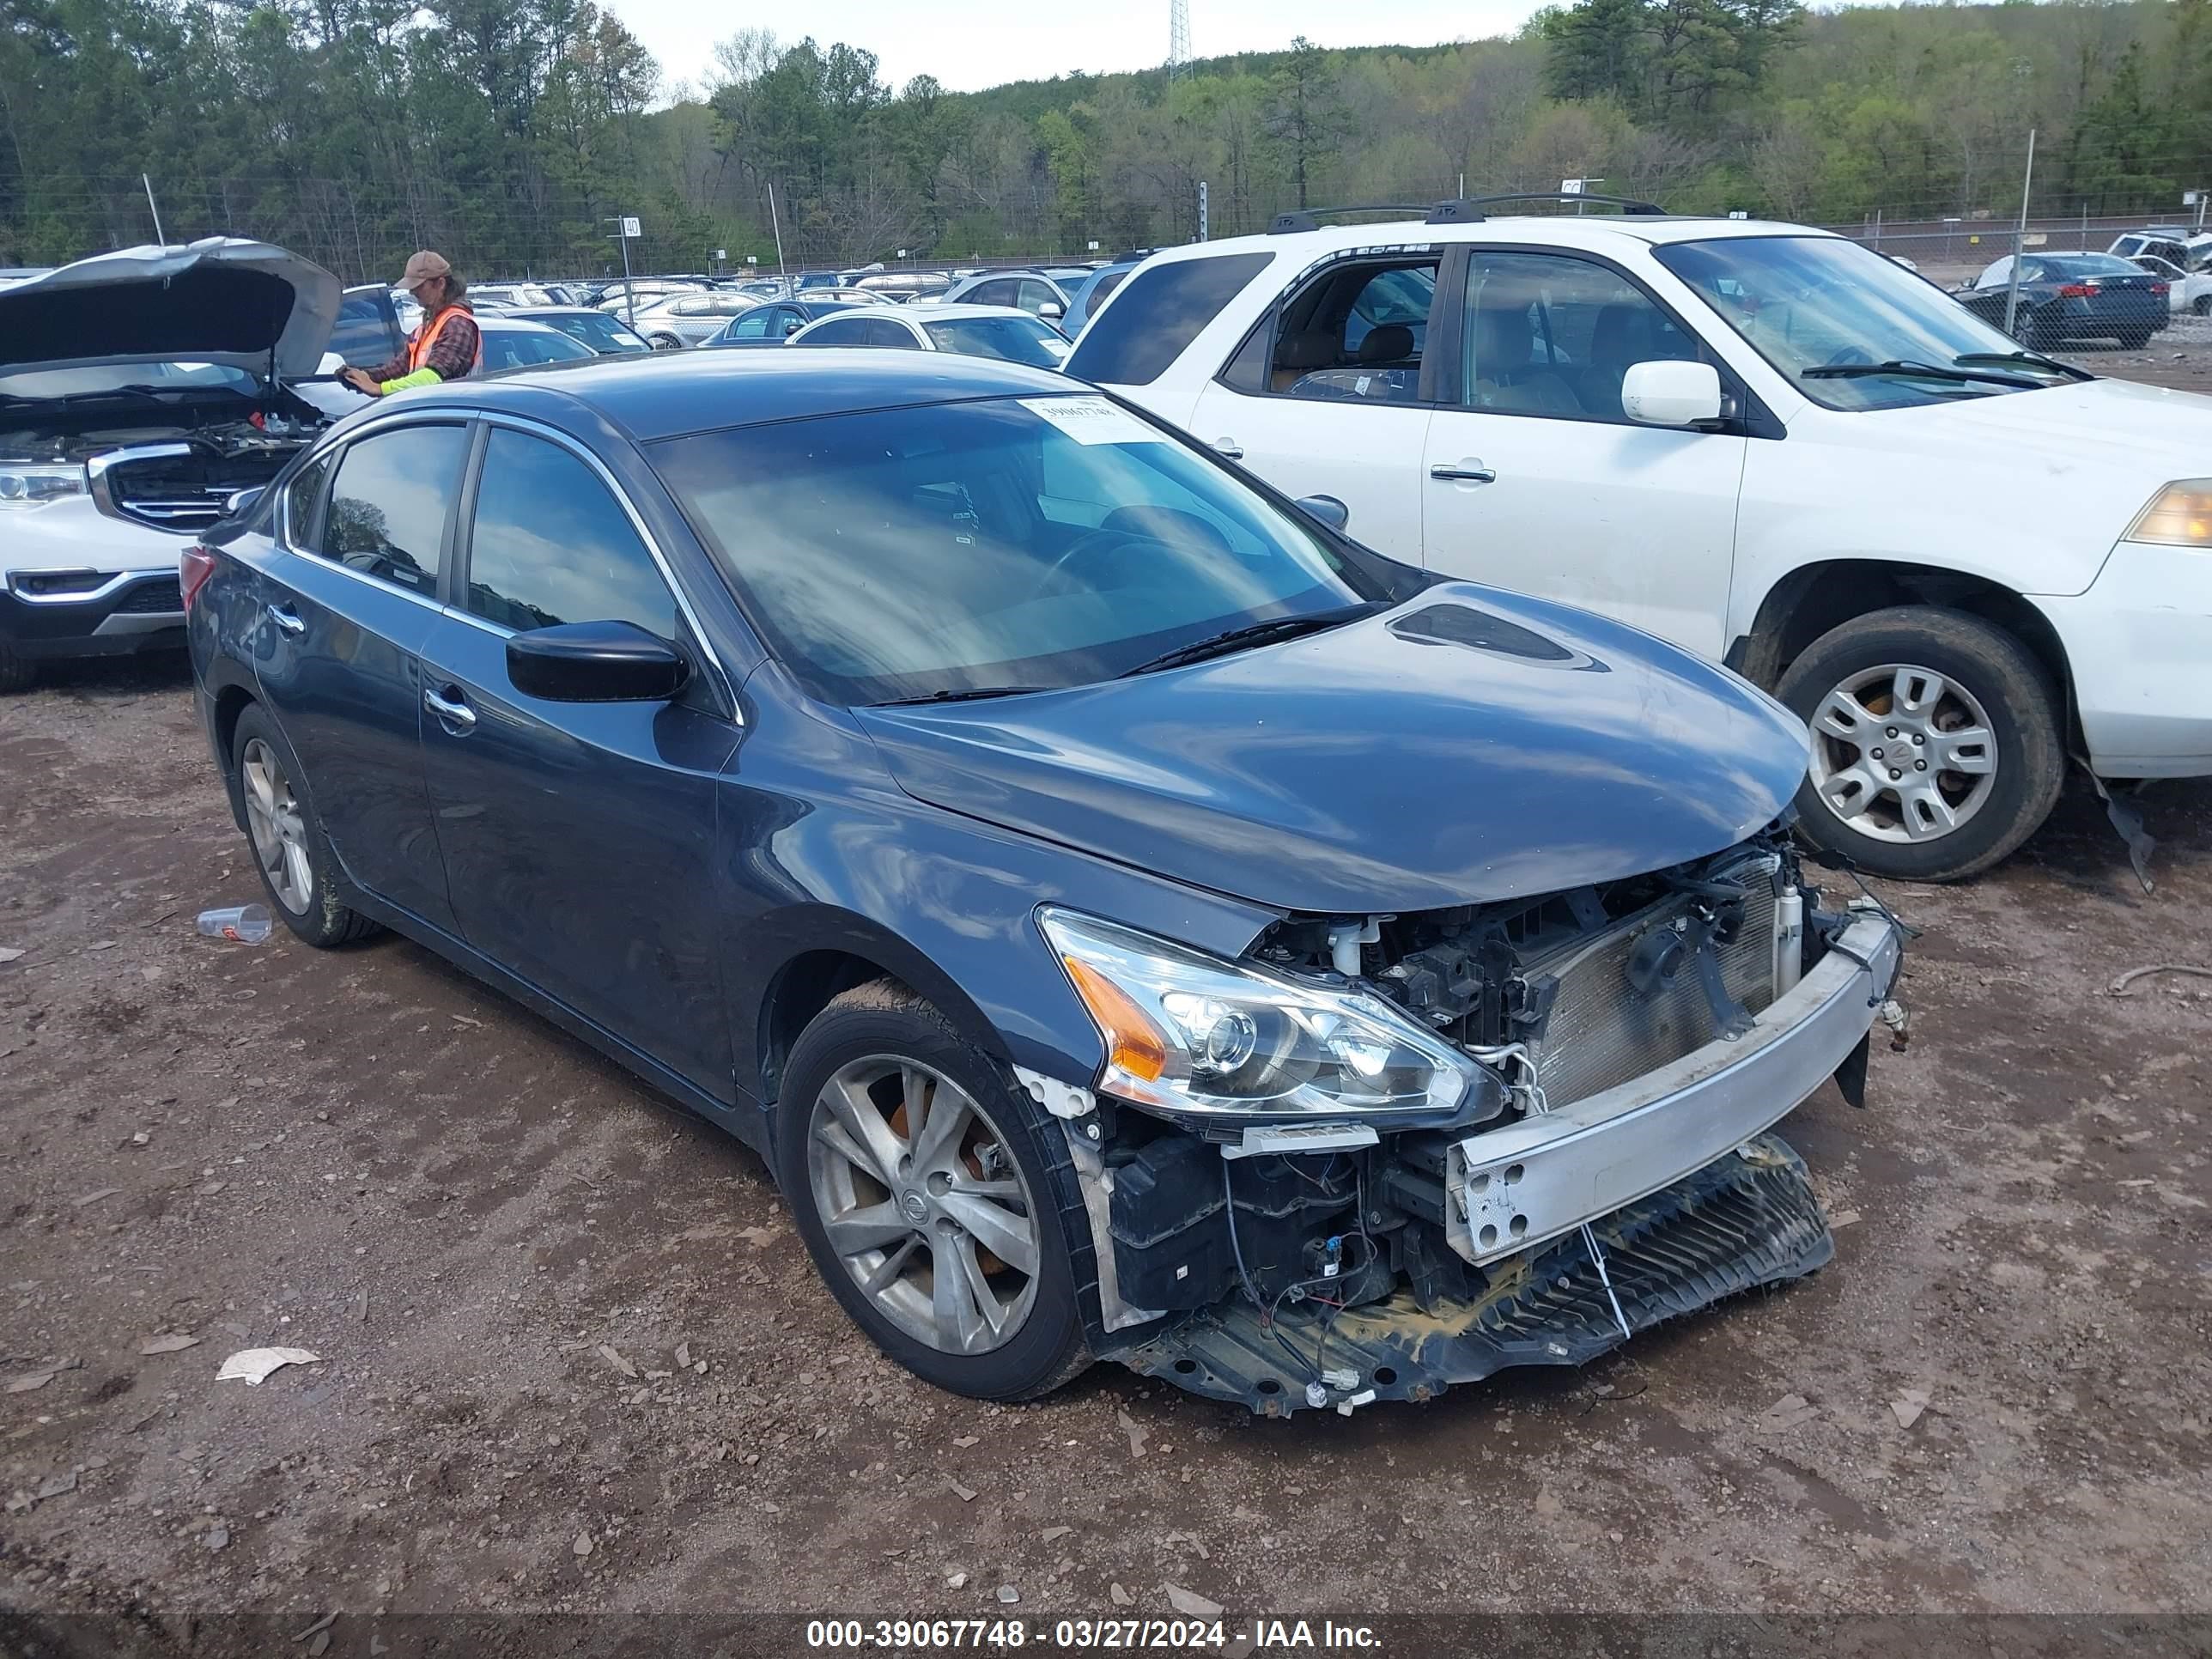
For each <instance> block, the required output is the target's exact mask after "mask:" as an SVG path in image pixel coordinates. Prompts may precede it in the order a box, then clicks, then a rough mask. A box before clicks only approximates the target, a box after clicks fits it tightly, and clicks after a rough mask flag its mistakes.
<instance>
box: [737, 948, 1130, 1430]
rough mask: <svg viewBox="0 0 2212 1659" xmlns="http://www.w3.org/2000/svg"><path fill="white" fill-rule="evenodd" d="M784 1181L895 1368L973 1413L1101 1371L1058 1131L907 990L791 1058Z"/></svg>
mask: <svg viewBox="0 0 2212 1659" xmlns="http://www.w3.org/2000/svg"><path fill="white" fill-rule="evenodd" d="M781 1094H782V1103H781V1107H780V1108H779V1111H778V1121H777V1126H776V1146H775V1160H776V1176H777V1180H778V1182H779V1183H780V1184H781V1187H782V1188H783V1193H784V1196H785V1198H786V1200H787V1201H788V1202H789V1204H790V1205H791V1211H792V1215H793V1218H795V1219H796V1220H797V1222H798V1224H799V1236H800V1237H802V1238H804V1239H805V1241H806V1248H807V1251H808V1253H809V1254H810V1255H812V1256H813V1258H814V1265H815V1267H817V1269H818V1270H819V1271H820V1272H821V1274H822V1277H823V1281H824V1282H825V1283H826V1284H827V1285H829V1291H830V1294H831V1295H832V1296H834V1297H836V1298H837V1301H838V1303H839V1304H840V1305H842V1307H843V1308H844V1310H845V1311H846V1313H848V1315H850V1316H851V1317H852V1320H853V1322H854V1324H856V1325H858V1326H859V1327H860V1329H861V1330H862V1331H863V1332H864V1333H866V1335H867V1337H868V1340H870V1341H872V1342H873V1343H874V1344H875V1345H876V1346H878V1348H880V1349H882V1350H883V1351H884V1353H886V1354H888V1355H889V1356H890V1358H893V1359H895V1360H896V1361H898V1363H899V1364H902V1365H903V1366H905V1367H906V1368H907V1369H908V1370H910V1371H912V1372H913V1373H914V1374H915V1376H919V1377H921V1379H922V1380H923V1381H924V1382H927V1383H934V1384H935V1385H936V1386H937V1387H939V1388H940V1389H949V1390H950V1391H951V1392H952V1393H954V1394H963V1395H970V1396H971V1397H973V1398H975V1399H979V1400H1026V1399H1030V1398H1031V1397H1033V1396H1035V1395H1041V1394H1045V1393H1048V1392H1050V1391H1051V1390H1052V1389H1055V1388H1058V1387H1059V1386H1060V1384H1061V1383H1065V1382H1066V1381H1067V1380H1068V1379H1069V1378H1070V1377H1072V1376H1074V1375H1075V1374H1076V1373H1077V1372H1079V1371H1080V1370H1083V1369H1084V1368H1085V1366H1087V1365H1088V1364H1090V1363H1091V1356H1090V1353H1089V1352H1088V1350H1087V1349H1086V1348H1085V1345H1084V1336H1083V1319H1082V1314H1081V1310H1080V1308H1079V1304H1078V1299H1077V1294H1076V1280H1075V1268H1074V1263H1073V1256H1072V1252H1071V1249H1070V1241H1069V1238H1068V1235H1067V1232H1066V1228H1067V1227H1068V1225H1070V1224H1069V1223H1068V1222H1066V1221H1065V1220H1064V1219H1063V1212H1064V1206H1062V1204H1061V1202H1060V1194H1061V1193H1062V1192H1063V1191H1064V1190H1067V1189H1068V1188H1071V1187H1072V1182H1073V1176H1072V1172H1071V1171H1070V1170H1069V1166H1068V1159H1067V1153H1066V1148H1065V1146H1055V1145H1054V1133H1055V1128H1054V1125H1053V1124H1052V1122H1051V1121H1050V1120H1049V1119H1047V1118H1045V1117H1043V1116H1042V1114H1041V1112H1040V1111H1039V1109H1037V1108H1036V1106H1035V1105H1033V1104H1032V1103H1030V1100H1029V1099H1028V1097H1026V1096H1024V1095H1022V1094H1020V1093H1019V1092H1018V1091H1016V1090H1015V1089H1013V1088H1012V1086H1010V1085H1009V1084H1008V1083H1007V1082H1006V1079H1005V1078H1004V1076H1003V1075H1002V1073H1000V1068H999V1067H998V1066H996V1065H995V1064H994V1062H993V1061H992V1060H990V1058H989V1057H988V1056H987V1055H986V1054H983V1053H982V1052H981V1050H979V1049H978V1048H975V1046H974V1045H973V1044H972V1043H970V1042H967V1041H966V1040H965V1039H964V1038H963V1037H962V1036H960V1035H959V1033H957V1031H955V1030H953V1028H952V1026H951V1024H950V1023H949V1022H947V1021H946V1019H945V1017H944V1016H943V1015H942V1014H940V1013H939V1012H938V1011H937V1010H936V1009H935V1008H933V1007H932V1006H930V1005H929V1004H928V1003H927V1002H925V1001H924V1000H922V999H921V998H920V997H919V996H916V995H915V994H914V993H913V992H911V991H909V990H908V989H907V988H906V987H903V986H902V985H899V984H897V983H896V982H895V981H890V980H878V981H874V982H872V983H871V984H867V985H862V986H859V987H854V989H852V990H849V991H847V992H845V993H844V994H842V995H840V996H838V997H837V998H836V999H835V1000H832V1001H831V1002H830V1004H829V1006H828V1007H827V1008H825V1009H823V1012H821V1013H820V1014H819V1015H817V1017H816V1018H815V1019H814V1021H813V1023H812V1024H810V1025H809V1026H808V1027H807V1028H806V1030H805V1031H804V1032H803V1033H802V1034H801V1035H800V1036H799V1041H798V1042H796V1043H794V1044H793V1047H792V1051H791V1058H790V1060H789V1062H788V1063H787V1066H785V1069H784V1078H783V1087H782V1091H781Z"/></svg>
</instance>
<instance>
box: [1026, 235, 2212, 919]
mask: <svg viewBox="0 0 2212 1659" xmlns="http://www.w3.org/2000/svg"><path fill="white" fill-rule="evenodd" d="M1618 205H1622V206H1624V207H1625V208H1626V210H1624V211H1622V212H1619V213H1607V212H1600V213H1593V214H1586V215H1583V216H1558V215H1548V214H1547V215H1544V216H1525V215H1524V216H1500V217H1492V216H1487V213H1486V204H1483V203H1465V202H1460V203H1448V204H1443V206H1442V207H1440V208H1438V209H1437V210H1435V211H1434V212H1432V213H1431V214H1429V215H1428V216H1427V217H1426V218H1425V219H1423V218H1418V217H1417V218H1413V219H1411V220H1405V219H1400V220H1396V221H1393V222H1380V223H1365V224H1358V225H1345V226H1331V227H1328V228H1323V227H1322V225H1321V224H1320V223H1319V220H1320V218H1322V217H1324V216H1326V215H1316V214H1288V215H1284V216H1281V217H1280V218H1279V220H1278V221H1277V228H1276V229H1275V230H1273V232H1271V233H1270V234H1265V235H1260V236H1250V237H1243V238H1240V239H1237V240H1231V241H1222V242H1211V243H1203V244H1198V245H1194V246H1188V247H1182V248H1177V249H1175V250H1172V251H1170V252H1164V253H1161V254H1158V255H1156V256H1154V258H1152V259H1151V260H1150V261H1149V262H1147V263H1146V264H1145V265H1144V266H1143V267H1141V268H1140V269H1139V270H1137V271H1136V272H1135V273H1134V274H1133V276H1130V277H1129V279H1128V280H1127V282H1125V283H1122V284H1121V288H1120V289H1118V290H1117V291H1116V292H1115V295H1113V297H1112V299H1111V300H1110V301H1109V303H1108V304H1107V305H1106V306H1105V307H1104V308H1103V310H1101V311H1100V312H1098V313H1097V314H1096V315H1095V316H1094V317H1093V318H1092V319H1091V321H1090V323H1089V324H1088V325H1086V327H1085V330H1084V331H1083V333H1082V335H1081V337H1079V340H1078V342H1077V343H1076V348H1075V350H1074V352H1073V356H1071V358H1070V360H1069V363H1068V370H1069V373H1071V374H1073V375H1075V376H1077V377H1079V378H1080V379H1083V380H1089V381H1092V382H1094V383H1096V384H1097V385H1099V386H1104V387H1106V388H1108V389H1109V390H1110V391H1112V392H1115V393H1117V394H1119V395H1121V396H1122V397H1124V398H1128V399H1130V400H1131V401H1133V402H1134V403H1136V404H1140V405H1142V406H1144V407H1145V408H1146V409H1149V410H1152V411H1153V412H1154V413H1156V414H1158V415H1159V416H1162V417H1163V418H1164V419H1166V420H1168V421H1170V422H1173V423H1175V424H1176V425H1178V426H1182V427H1184V428H1188V429H1189V430H1190V431H1191V432H1193V433H1194V434H1195V435H1197V436H1199V437H1200V439H1202V440H1204V441H1207V442H1209V443H1211V444H1212V446H1213V447H1214V448H1215V449H1216V450H1217V451H1218V453H1221V454H1222V455H1223V456H1225V457H1226V458H1228V459H1231V460H1235V461H1237V462H1240V463H1241V464H1242V465H1244V466H1245V467H1247V468H1249V469H1250V470H1251V471H1254V472H1256V473H1257V474H1259V475H1260V476H1261V477H1263V478H1265V479H1266V480H1267V481H1268V482H1269V483H1273V484H1275V485H1276V486H1277V487H1279V489H1282V490H1283V491H1284V492H1285V494H1288V495H1293V496H1297V497H1304V498H1312V497H1315V496H1325V497H1328V498H1331V500H1332V501H1334V502H1336V503H1341V504H1342V507H1344V508H1345V509H1347V510H1348V514H1349V519H1348V522H1349V528H1350V532H1351V533H1352V534H1354V535H1356V536H1357V537H1358V538H1359V539H1360V540H1361V541H1363V542H1364V543H1366V544H1369V545H1370V546H1371V547H1374V548H1376V549H1377V550H1380V551H1382V552H1384V553H1387V554H1389V555H1391V556H1395V557H1397V558H1400V559H1403V560H1406V561H1407V562H1412V563H1416V564H1424V565H1426V566H1428V567H1430V568H1433V569H1436V570H1438V571H1440V572H1443V573H1446V574H1450V575H1453V576H1458V577H1466V578H1471V579H1474V580H1480V581H1486V582H1491V583H1494V584H1496V585H1498V586H1504V587H1511V588H1518V589H1521V590H1522V591H1524V592H1533V593H1538V594H1541V595H1544V596H1546V597H1548V598H1553V599H1564V600H1566V601H1569V602H1571V603H1573V604H1576V605H1583V606H1586V607H1588V608H1589V609H1590V610H1594V611H1602V612H1605V613H1607V615H1610V616H1613V617H1618V618H1620V619H1621V620H1624V621H1626V622H1629V623H1634V624H1636V625H1637V626H1639V627H1641V628H1644V629H1649V630H1650V632H1652V633H1654V634H1657V635H1662V636H1664V637H1666V638H1668V639H1670V640H1673V641H1676V642H1677V643H1679V644H1681V645H1684V646H1687V647H1692V649H1694V650H1697V651H1699V652H1702V653H1705V654H1706V655H1707V656H1710V657H1713V658H1717V659H1721V660H1723V661H1724V662H1726V663H1727V664H1728V665H1729V666H1731V667H1733V668H1735V669H1736V670H1738V671H1740V672H1741V673H1743V674H1744V675H1746V676H1747V677H1748V678H1750V679H1752V680H1753V681H1754V682H1756V683H1757V684H1759V685H1761V686H1763V687H1765V688H1766V689H1767V690H1771V692H1773V693H1774V695H1775V696H1778V698H1780V699H1781V700H1782V701H1783V702H1785V703H1786V704H1788V705H1789V706H1790V708H1792V709H1793V710H1795V711H1796V713H1797V714H1799V715H1800V716H1801V717H1802V718H1803V719H1804V720H1805V721H1806V723H1807V724H1808V726H1810V727H1811V728H1812V730H1813V733H1814V743H1813V753H1812V763H1811V766H1810V768H1809V770H1808V776H1807V780H1806V783H1805V786H1804V787H1803V789H1802V792H1801V793H1800V796H1799V803H1798V804H1799V807H1800V811H1801V813H1802V826H1803V828H1804V830H1805V832H1806V833H1807V834H1808V835H1809V836H1811V837H1812V838H1813V839H1814V841H1815V842H1819V843H1820V844H1822V845H1825V846H1827V847H1830V848H1834V849H1836V850H1838V851H1839V852H1842V853H1844V854H1847V855H1849V856H1850V858H1852V859H1853V860H1857V863H1858V864H1859V865H1860V866H1862V867H1863V868H1865V869H1867V870H1869V871H1872V872H1877V873H1881V874H1886V875H1892V876H1899V877H1905V878H1914V879H1921V880H1938V879H1947V878H1955V877H1960V876H1964V875H1967V874H1970V873H1972V872H1975V871H1978V870H1980V869H1983V868H1984V867H1986V866H1989V865H1990V864H1992V863H1994V862H1995V861H1996V860H1999V859H2001V858H2002V857H2004V856H2005V855H2006V854H2008V853H2009V852H2011V851H2012V850H2013V849H2014V848H2016V847H2017V846H2019V845H2020V843H2021V842H2022V841H2023V840H2025V839H2026V838H2027V836H2029V835H2030V834H2032V833H2033V831H2034V829H2036V828H2037V826H2038V825H2039V824H2040V823H2042V822H2043V820H2044V818H2045V816H2046V815H2047V814H2048V813H2049V811H2050V810H2051V805H2052V804H2053V802H2054V801H2055V800H2056V799H2057V795H2058V792H2059V787H2060V784H2061V782H2062V781H2063V777H2064V773H2065V769H2066V766H2067V762H2068V757H2069V754H2071V755H2074V756H2077V757H2080V758H2081V759H2082V760H2083V761H2084V762H2085V763H2087V766H2088V768H2089V769H2090V770H2091V771H2092V772H2093V773H2094V774H2095V775H2097V776H2098V777H2100V778H2103V779H2114V780H2120V779H2143V778H2159V777H2181V776H2197V775H2206V774H2212V650H2208V647H2212V399H2206V398H2198V397H2196V396H2193V395H2191V394H2188V393H2184V392H2165V391H2159V390H2154V389H2153V388H2150V387H2147V386H2137V385H2131V384H2128V383H2125V382H2122V381H2118V380H2104V379H2100V378H2099V377H2097V376H2094V375H2093V374H2089V373H2087V372H2086V371H2084V370H2082V369H2081V368H2075V367H2071V366H2069V365H2066V364H2062V363H2059V362H2054V361H2052V360H2051V359H2049V358H2045V357H2042V356H2037V355H2035V354H2034V353H2032V352H2028V351H2024V350H2023V349H2021V347H2020V346H2019V344H2018V343H2016V342H2015V341H2013V340H2011V339H2009V338H2008V337H2005V336H2004V335H2003V334H2002V333H2001V332H1999V331H1997V330H1996V329H1995V328H1992V327H1990V325H1986V324H1984V323H1983V322H1980V321H1978V319H1975V318H1974V317H1973V316H1972V315H1971V314H1969V313H1967V312H1966V310H1965V309H1964V308H1963V307H1960V306H1959V305H1958V304H1957V303H1955V302H1954V301H1952V300H1951V299H1950V298H1949V297H1948V295H1945V294H1943V293H1942V291H1941V290H1940V289H1937V288H1936V287H1935V286H1934V285H1932V284H1931V283H1927V282H1925V281H1923V280H1922V279H1921V278H1920V277H1918V276H1915V275H1913V274H1912V273H1911V272H1909V271H1906V270H1903V269H1901V268H1899V266H1898V265H1897V264H1894V263H1893V262H1892V261H1890V260H1888V259H1885V258H1882V257H1881V255H1879V254H1877V253H1875V252H1873V251H1872V250H1870V249H1869V248H1866V247H1863V246H1860V245H1858V244H1857V243H1854V242H1851V241H1849V240H1844V238H1841V237H1838V236H1835V235H1832V234H1827V233H1825V232H1820V231H1815V230H1809V229H1806V228H1802V227H1800V226H1795V225H1784V224H1765V223H1758V222H1745V221H1741V220H1735V221H1731V220H1714V219H1696V218H1677V217H1672V216H1667V215H1664V214H1662V213H1660V212H1659V211H1658V210H1656V209H1654V208H1651V207H1650V206H1649V205H1648V204H1618ZM1322 511H1323V512H1325V513H1327V512H1333V511H1334V508H1333V507H1330V506H1328V505H1327V504H1324V506H1323V507H1322Z"/></svg>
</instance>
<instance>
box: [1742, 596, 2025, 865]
mask: <svg viewBox="0 0 2212 1659" xmlns="http://www.w3.org/2000/svg"><path fill="white" fill-rule="evenodd" d="M1775 695H1776V696H1778V698H1780V700H1781V701H1782V702H1784V703H1785V704H1787V705H1788V706H1789V708H1790V710H1791V711H1792V712H1793V713H1795V714H1796V715H1797V716H1798V717H1799V718H1800V719H1802V720H1804V721H1805V723H1806V724H1807V725H1808V726H1811V727H1812V728H1813V738H1814V762H1813V765H1812V768H1811V769H1810V771H1809V772H1808V775H1807V777H1806V780H1805V782H1804V783H1803V784H1802V786H1801V787H1799V789H1798V792H1797V806H1798V813H1799V820H1798V823H1799V832H1800V833H1801V834H1802V836H1804V837H1805V839H1807V840H1808V841H1809V842H1812V843H1813V844H1814V845H1815V846H1817V847H1822V848H1828V849H1830V850H1831V851H1833V852H1838V853H1841V854H1844V855H1845V856H1846V857H1848V858H1850V860H1852V861H1853V862H1854V863H1856V864H1857V866H1859V867H1860V868H1861V869H1862V870H1864V871H1867V872H1869V873H1870V874H1874V875H1881V876H1893V877H1897V878H1901V879H1904V880H1906V881H1956V880H1958V879H1960V878H1961V877H1965V876H1970V875H1973V874H1975V873H1976V872H1978V871H1982V870H1986V869H1987V868H1989V867H1990V866H1991V865H1993V864H1995V863H1996V862H1997V860H2000V859H2002V858H2003V857H2004V856H2005V855H2006V854H2009V853H2010V852H2012V851H2013V849H2014V848H2017V847H2018V846H2019V845H2020V844H2021V842H2024V841H2026V840H2027V838H2028V836H2031V835H2033V833H2034V832H2035V830H2036V829H2038V828H2039V826H2040V825H2041V824H2042V823H2043V821H2044V819H2045V818H2046V817H2049V816H2050V813H2051V807H2052V805H2054V804H2056V802H2057V799H2058V791H2059V787H2060V785H2061V784H2063V782H2064V781H2065V775H2066V773H2065V769H2066V748H2065V744H2064V742H2063V738H2062V735H2061V732H2060V726H2059V709H2060V701H2059V696H2058V691H2057V687H2056V686H2054V685H2053V684H2051V676H2050V674H2049V673H2048V672H2047V671H2045V668H2044V666H2043V665H2042V664H2041V663H2040V662H2039V661H2037V660H2036V659H2035V657H2034V656H2033V653H2030V652H2029V651H2028V649H2027V647H2026V646H2024V645H2022V644H2021V642H2020V641H2018V640H2017V639H2015V638H2014V637H2013V635H2010V634H2008V633H2007V632H2005V630H2004V629H2001V628H1999V627H1997V626H1996V625H1995V624H1994V623H1988V622H1984V620H1982V618H1980V617H1974V616H1970V615H1968V614H1967V613H1966V612H1965V611H1950V610H1945V609H1942V608H1940V607H1938V606H1935V605H1899V606H1897V607H1895V608H1893V609H1891V610H1887V611H1873V612H1871V613H1869V615H1866V616H1863V617H1854V618H1853V619H1852V620H1850V622H1847V623H1844V624H1842V625H1841V626H1840V627H1838V628H1835V629H1830V630H1829V631H1828V632H1827V633H1826V634H1824V635H1821V636H1820V638H1819V639H1817V640H1815V641H1813V643H1812V644H1811V645H1810V646H1808V647H1807V648H1806V649H1805V651H1804V652H1803V653H1802V654H1800V655H1799V657H1798V658H1797V659H1796V661H1795V662H1793V663H1791V664H1790V666H1789V668H1788V669H1786V670H1785V671H1784V673H1783V676H1782V679H1781V682H1780V684H1778V685H1777V686H1776V688H1775ZM1947 762H1948V763H1949V764H1946V763H1947ZM1947 823H1948V824H1949V826H1950V827H1948V828H1947V827H1946V824H1947Z"/></svg>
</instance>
